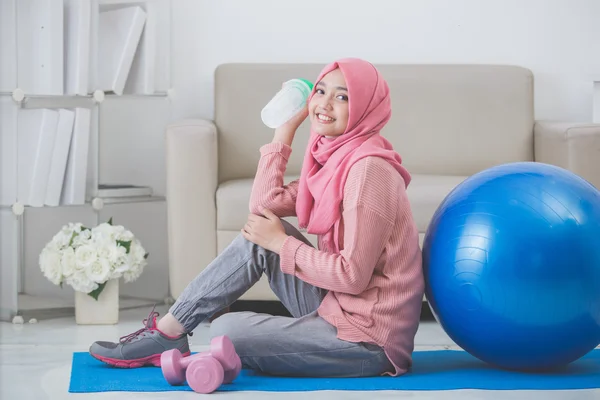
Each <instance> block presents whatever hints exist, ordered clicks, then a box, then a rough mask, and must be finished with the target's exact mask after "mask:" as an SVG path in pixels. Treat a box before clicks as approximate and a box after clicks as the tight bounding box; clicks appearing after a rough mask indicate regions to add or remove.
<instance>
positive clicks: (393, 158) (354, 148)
mask: <svg viewBox="0 0 600 400" xmlns="http://www.w3.org/2000/svg"><path fill="white" fill-rule="evenodd" d="M336 68H339V69H340V70H341V72H342V73H343V74H344V78H345V80H346V84H347V88H348V101H349V104H348V106H349V116H348V126H347V127H346V131H345V132H344V134H342V135H340V136H338V137H337V138H335V139H328V138H325V137H323V136H321V135H318V134H316V133H314V132H313V131H311V135H310V139H309V143H308V146H307V148H306V153H305V155H304V163H303V165H302V172H301V175H300V183H299V188H298V197H297V199H296V213H297V216H298V221H299V225H300V227H302V228H306V229H307V231H308V233H311V234H325V233H327V232H329V233H330V235H328V236H331V233H332V232H333V229H332V228H333V227H334V225H335V223H336V222H337V221H338V220H340V218H341V208H342V207H341V205H342V200H343V194H344V185H345V183H346V178H347V177H348V172H349V171H350V168H351V167H352V165H353V164H354V163H355V162H357V161H358V160H360V159H361V158H364V157H369V156H376V157H381V158H384V159H385V160H386V161H388V162H389V163H390V164H391V165H392V166H394V168H395V169H396V170H397V171H398V173H399V174H400V175H401V176H402V178H403V179H404V182H405V185H406V186H408V184H409V183H410V180H411V177H410V174H409V173H408V171H407V170H406V169H405V168H404V167H403V166H402V165H401V163H402V159H401V158H400V155H399V154H398V153H396V152H395V151H394V150H393V148H392V145H391V143H390V142H389V141H388V140H386V139H385V138H384V137H383V136H381V135H380V134H379V131H380V130H381V129H382V128H383V127H384V126H385V124H386V123H387V122H388V121H389V119H390V117H391V105H390V91H389V87H388V85H387V83H386V81H385V80H384V79H383V77H382V76H381V75H380V73H379V71H377V69H376V68H375V67H374V66H373V65H372V64H371V63H369V62H366V61H363V60H360V59H355V58H346V59H341V60H338V61H336V62H333V63H331V64H329V65H327V66H326V67H325V68H324V69H323V70H322V71H321V73H320V75H319V77H318V78H317V81H316V82H319V81H320V80H321V79H322V78H323V76H325V75H326V74H327V73H329V72H331V71H333V70H335V69H336ZM315 89H316V84H315ZM315 89H313V92H312V94H311V95H310V97H309V99H308V101H310V99H311V98H312V96H313V95H314V93H315ZM331 239H333V241H334V242H335V244H336V246H335V247H338V246H337V240H336V239H335V237H334V238H331ZM327 241H329V240H327ZM338 250H339V249H338Z"/></svg>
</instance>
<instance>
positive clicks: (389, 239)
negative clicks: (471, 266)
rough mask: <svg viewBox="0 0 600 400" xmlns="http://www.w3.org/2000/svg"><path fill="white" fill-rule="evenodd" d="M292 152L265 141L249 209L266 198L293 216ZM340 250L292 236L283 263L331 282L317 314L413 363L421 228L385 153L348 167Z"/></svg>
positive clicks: (323, 284) (400, 368) (395, 359)
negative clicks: (286, 179) (288, 176)
mask: <svg viewBox="0 0 600 400" xmlns="http://www.w3.org/2000/svg"><path fill="white" fill-rule="evenodd" d="M291 152H292V149H291V147H290V146H288V145H286V144H284V143H277V142H275V143H269V144H266V145H264V146H263V147H261V149H260V153H261V158H260V161H259V164H258V170H257V174H256V178H255V180H254V185H253V188H252V195H251V199H250V212H252V213H255V214H259V215H260V211H259V209H260V206H263V207H265V208H267V209H270V210H271V211H273V212H274V213H275V214H276V215H277V216H279V217H289V216H295V215H296V212H295V202H296V195H297V188H298V181H293V182H291V183H289V184H287V185H285V184H284V180H283V179H284V173H285V170H286V166H287V160H288V159H289V156H290V154H291ZM335 231H336V232H337V235H338V236H339V243H340V249H342V250H341V251H340V253H337V254H336V253H333V252H332V251H331V250H328V249H327V248H324V247H325V244H324V242H323V240H322V238H321V237H319V238H318V249H315V248H313V247H312V246H309V245H306V244H305V243H303V242H301V241H300V240H298V239H296V238H294V237H291V236H290V237H288V238H287V239H286V241H285V242H284V244H283V246H282V247H281V250H280V260H281V265H280V268H281V270H282V271H283V272H284V273H287V274H290V275H294V276H296V277H298V278H300V279H302V280H303V281H305V282H307V283H310V284H312V285H314V286H317V287H320V288H324V289H326V290H329V293H328V294H327V296H326V297H325V299H324V300H323V302H322V303H321V305H320V307H319V309H318V313H319V315H320V316H321V317H322V318H323V319H325V320H326V321H328V322H329V323H331V324H332V325H334V326H335V327H336V328H337V332H338V338H339V339H342V340H346V341H350V342H367V343H374V344H377V345H379V346H382V347H383V348H384V350H385V352H386V355H387V356H388V358H389V359H390V361H391V362H392V364H393V365H394V366H395V373H392V374H391V375H394V376H397V375H401V374H403V373H405V372H406V371H407V370H408V369H409V368H410V366H411V365H412V352H413V349H414V337H415V334H416V331H417V328H418V324H419V317H420V312H421V305H422V300H423V291H424V280H423V273H422V268H421V262H422V259H421V249H420V247H419V235H418V230H417V227H416V225H415V222H414V220H413V216H412V211H411V207H410V204H409V201H408V198H407V195H406V190H405V185H404V181H403V180H402V178H401V176H400V175H399V174H398V173H397V172H396V171H395V170H394V168H393V167H391V166H390V165H389V164H388V163H387V162H386V161H385V160H383V159H380V158H377V157H367V158H364V159H362V160H361V161H358V162H357V163H356V164H355V165H354V166H353V167H352V168H351V170H350V173H349V175H348V179H347V181H346V185H345V187H344V200H343V210H342V219H341V220H340V221H339V222H338V223H337V224H336V226H335Z"/></svg>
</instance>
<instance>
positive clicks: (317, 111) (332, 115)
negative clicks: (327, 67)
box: [308, 68, 348, 138]
mask: <svg viewBox="0 0 600 400" xmlns="http://www.w3.org/2000/svg"><path fill="white" fill-rule="evenodd" d="M308 111H309V116H310V123H311V127H312V130H313V131H314V132H315V133H317V134H319V135H323V136H327V137H331V138H334V137H337V136H340V135H341V134H343V133H344V132H345V131H346V126H347V125H348V89H347V86H346V80H345V79H344V74H342V71H341V70H340V69H339V68H337V69H334V70H333V71H331V72H329V73H328V74H327V75H325V76H324V77H323V79H321V81H319V82H317V84H316V87H315V94H314V96H313V97H312V99H311V100H310V102H309V103H308Z"/></svg>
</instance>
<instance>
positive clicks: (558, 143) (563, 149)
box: [534, 121, 600, 189]
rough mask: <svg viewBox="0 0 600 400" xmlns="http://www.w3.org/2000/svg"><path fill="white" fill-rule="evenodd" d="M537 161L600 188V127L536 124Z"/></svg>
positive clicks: (587, 124)
mask: <svg viewBox="0 0 600 400" xmlns="http://www.w3.org/2000/svg"><path fill="white" fill-rule="evenodd" d="M534 148H535V160H536V161H538V162H543V163H546V164H553V165H557V166H559V167H562V168H565V169H567V170H569V171H571V172H574V173H576V174H577V175H579V176H581V177H582V178H584V179H585V180H587V181H589V182H590V183H591V184H592V185H594V186H596V187H597V188H599V189H600V124H593V123H568V122H552V121H536V123H535V126H534Z"/></svg>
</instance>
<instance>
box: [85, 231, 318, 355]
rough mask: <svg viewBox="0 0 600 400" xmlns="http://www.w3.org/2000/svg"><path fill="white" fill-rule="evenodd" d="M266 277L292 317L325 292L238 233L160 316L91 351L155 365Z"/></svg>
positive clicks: (296, 234)
mask: <svg viewBox="0 0 600 400" xmlns="http://www.w3.org/2000/svg"><path fill="white" fill-rule="evenodd" d="M282 223H283V225H284V228H285V230H286V233H287V234H288V235H292V236H294V237H296V238H298V239H300V240H302V241H304V242H305V243H307V244H309V245H310V242H309V241H308V240H307V239H306V238H305V237H304V236H303V235H302V234H301V233H300V232H299V231H298V230H297V229H296V228H294V227H293V226H292V225H291V224H289V223H288V222H286V221H283V220H282ZM263 273H265V274H267V276H268V279H269V283H270V285H271V288H272V290H273V292H274V293H275V294H276V295H277V296H278V297H279V299H280V300H281V302H282V303H283V304H284V306H285V307H286V308H287V309H288V310H289V312H290V313H291V314H292V315H293V316H294V317H300V316H302V315H306V314H308V313H310V312H312V311H314V310H316V309H317V308H318V306H319V305H320V303H321V301H322V300H323V298H324V297H325V294H326V291H325V290H323V289H320V288H317V287H314V286H312V285H309V284H307V283H306V282H303V281H301V280H300V279H298V278H296V277H294V276H291V275H286V274H284V273H283V272H281V269H280V267H279V255H278V254H276V253H273V252H271V251H268V250H265V249H263V248H262V247H260V246H257V245H256V244H254V243H252V242H249V241H248V240H246V239H245V238H244V237H243V236H242V235H238V237H237V238H236V239H235V240H234V241H233V242H232V243H231V244H230V245H229V246H228V247H227V248H226V249H225V250H224V251H223V252H222V253H221V254H220V255H219V256H217V258H216V259H215V260H214V261H213V262H212V263H210V264H209V265H208V267H207V268H206V269H205V270H203V271H202V272H201V273H200V274H199V275H198V276H197V277H196V278H194V280H193V281H192V282H190V284H189V285H188V286H187V287H186V288H185V290H184V291H183V293H182V294H181V295H180V296H179V297H178V299H177V301H176V302H175V304H174V305H173V306H172V307H171V309H170V312H169V313H168V314H167V315H165V316H164V317H163V318H162V319H160V321H158V322H157V321H156V317H157V315H158V313H155V312H154V311H152V312H151V313H150V315H149V316H148V318H147V319H146V320H144V325H145V328H143V329H140V330H139V331H137V332H135V333H133V334H131V335H128V336H126V337H124V338H121V340H120V341H119V343H112V342H102V341H99V342H95V343H93V344H92V346H91V347H90V354H92V356H94V357H96V358H98V359H99V360H102V361H104V362H107V363H109V364H111V365H116V366H124V367H139V366H143V365H149V364H151V365H159V362H160V353H161V352H163V351H165V350H170V349H172V348H178V349H179V350H180V351H181V352H182V353H184V354H189V344H188V340H187V334H189V333H191V332H192V330H193V329H194V328H195V327H196V326H197V325H198V324H199V323H201V322H202V321H204V320H205V319H207V318H209V317H211V316H212V315H214V314H215V313H217V312H218V311H220V310H222V309H223V308H225V307H227V306H229V305H230V304H232V303H233V302H234V301H236V300H237V299H238V298H239V297H240V296H241V295H242V294H244V293H245V292H246V291H247V290H248V289H250V288H251V287H252V286H253V285H254V284H255V283H256V282H258V280H259V279H260V278H261V276H262V274H263Z"/></svg>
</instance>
